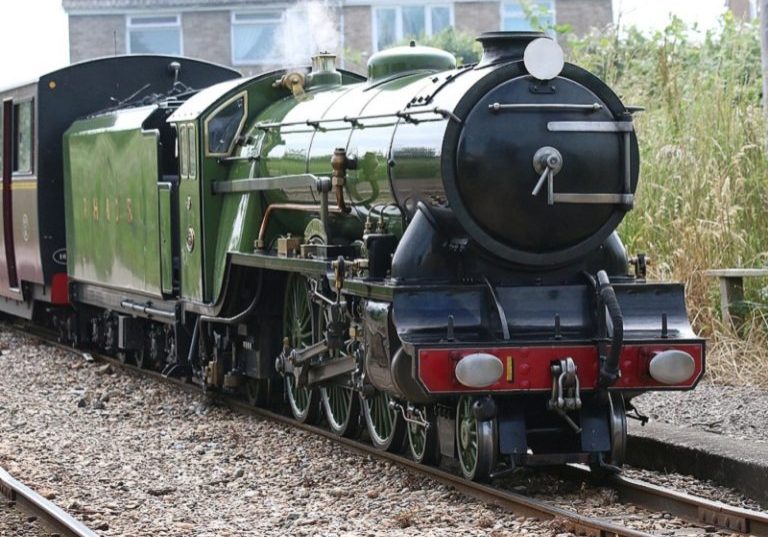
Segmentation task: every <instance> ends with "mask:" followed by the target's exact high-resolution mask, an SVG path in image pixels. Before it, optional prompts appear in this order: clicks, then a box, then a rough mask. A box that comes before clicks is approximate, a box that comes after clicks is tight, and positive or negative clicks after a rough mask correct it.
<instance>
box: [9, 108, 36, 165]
mask: <svg viewBox="0 0 768 537" xmlns="http://www.w3.org/2000/svg"><path fill="white" fill-rule="evenodd" d="M13 115H14V121H13V135H14V141H15V142H16V143H15V144H14V154H13V171H14V172H18V173H30V172H31V171H32V151H33V145H34V141H33V139H32V135H33V124H32V121H33V119H34V117H33V108H32V101H31V100H30V101H26V102H23V103H19V104H16V105H14V106H13Z"/></svg>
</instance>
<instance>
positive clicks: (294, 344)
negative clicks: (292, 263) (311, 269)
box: [283, 274, 319, 423]
mask: <svg viewBox="0 0 768 537" xmlns="http://www.w3.org/2000/svg"><path fill="white" fill-rule="evenodd" d="M309 290H310V289H309V282H308V281H307V279H306V278H305V277H304V276H302V275H300V274H291V275H290V276H288V282H287V284H286V288H285V302H284V304H285V306H284V309H283V329H284V331H285V337H287V338H288V340H289V345H290V346H291V348H293V349H303V348H305V347H308V346H309V345H311V344H312V343H313V342H314V341H315V333H316V327H315V324H316V323H315V315H314V309H313V308H312V303H311V302H310V301H309ZM285 392H286V395H287V397H288V406H290V408H291V414H292V415H293V417H294V418H295V419H296V421H299V422H301V423H316V422H317V419H318V414H319V412H318V411H319V397H318V393H317V390H313V389H310V388H307V387H302V386H299V385H298V380H297V379H296V377H295V376H294V375H293V374H292V373H286V374H285Z"/></svg>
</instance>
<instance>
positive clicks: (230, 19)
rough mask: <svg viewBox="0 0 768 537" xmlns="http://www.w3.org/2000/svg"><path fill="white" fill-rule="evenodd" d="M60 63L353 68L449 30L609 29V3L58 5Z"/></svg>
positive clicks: (175, 1)
mask: <svg viewBox="0 0 768 537" xmlns="http://www.w3.org/2000/svg"><path fill="white" fill-rule="evenodd" d="M62 2H63V6H64V9H65V10H66V12H67V14H68V16H69V48H70V60H71V61H72V62H78V61H82V60H86V59H89V58H95V57H100V56H107V55H113V54H126V53H128V54H140V53H167V54H182V55H185V56H191V57H195V58H201V59H205V60H209V61H213V62H216V63H221V64H226V65H232V66H235V67H237V68H238V69H240V70H241V71H242V72H243V73H244V74H246V75H249V74H254V73H257V72H261V71H264V70H265V69H268V68H272V67H275V66H284V65H286V64H295V63H306V60H307V58H308V56H309V55H310V54H312V53H313V52H315V51H318V50H331V51H336V52H337V53H339V54H340V55H341V56H342V61H343V62H344V63H345V66H346V67H347V68H352V69H360V68H361V67H362V66H364V65H365V62H366V61H367V59H368V57H370V55H371V54H373V53H374V52H376V51H378V50H381V49H383V48H387V47H389V46H391V45H393V44H395V43H398V42H400V41H402V40H404V39H408V38H418V37H419V36H424V35H427V36H429V35H433V34H436V33H438V32H440V31H441V30H443V29H445V28H447V27H449V26H452V27H455V28H456V29H457V30H460V31H464V32H469V33H471V34H480V33H482V32H486V31H492V30H527V29H530V23H529V19H528V17H527V15H526V11H528V13H531V12H533V13H534V15H535V16H536V18H537V19H538V21H539V23H541V24H542V25H544V26H545V27H552V26H554V25H555V24H568V25H570V26H571V27H572V29H573V31H574V32H575V33H583V32H586V31H588V30H589V29H591V28H593V27H597V28H600V27H603V26H605V25H607V24H610V23H611V22H612V18H613V12H612V2H611V0H528V2H527V3H526V4H525V6H526V7H525V8H524V6H523V4H522V2H525V0H513V1H486V0H463V1H457V2H449V1H446V0H422V1H418V0H395V1H383V0H324V1H323V0H317V1H302V2H299V1H288V2H286V1H279V0H62Z"/></svg>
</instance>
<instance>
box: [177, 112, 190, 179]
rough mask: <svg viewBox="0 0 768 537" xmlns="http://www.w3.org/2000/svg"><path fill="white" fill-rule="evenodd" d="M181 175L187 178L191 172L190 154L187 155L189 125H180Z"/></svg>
mask: <svg viewBox="0 0 768 537" xmlns="http://www.w3.org/2000/svg"><path fill="white" fill-rule="evenodd" d="M178 144H179V175H181V178H182V179H186V178H187V175H188V173H189V171H188V170H189V166H188V165H187V163H188V162H189V156H188V155H187V127H185V126H184V125H180V126H179V140H178Z"/></svg>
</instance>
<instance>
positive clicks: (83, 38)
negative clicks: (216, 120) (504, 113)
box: [69, 0, 736, 75]
mask: <svg viewBox="0 0 768 537" xmlns="http://www.w3.org/2000/svg"><path fill="white" fill-rule="evenodd" d="M732 1H736V0H732ZM555 6H556V7H555V10H556V18H557V22H558V24H570V25H571V26H572V27H573V30H574V32H575V33H577V34H582V33H585V32H587V31H589V30H590V29H592V28H602V27H604V26H606V25H607V24H609V23H610V22H611V21H612V7H611V0H556V4H555ZM145 12H146V11H145ZM342 18H343V20H342ZM337 19H338V20H339V24H340V25H343V28H344V40H343V43H344V47H343V48H344V50H343V51H339V53H340V54H344V55H345V56H346V57H345V62H344V66H345V67H346V68H348V69H352V70H356V71H360V72H362V71H364V70H365V65H366V63H367V61H368V58H369V57H370V55H371V54H372V52H373V51H372V49H373V41H372V40H373V38H372V35H373V34H372V15H371V7H370V6H366V5H362V6H361V5H347V6H345V7H343V8H342V15H337ZM454 23H455V26H456V28H457V29H458V30H460V31H462V32H467V33H470V34H475V35H479V34H480V33H482V32H487V31H495V30H499V29H500V24H501V7H500V2H498V1H495V2H494V1H485V0H480V1H468V0H465V1H459V2H454ZM181 24H182V42H183V53H184V55H185V56H190V57H194V58H199V59H203V60H208V61H211V62H215V63H221V64H225V65H231V63H232V43H231V11H230V10H228V9H222V10H212V11H185V12H182V13H181ZM69 33H70V58H71V60H72V62H78V61H82V60H85V59H89V58H96V57H100V56H109V55H113V54H124V53H125V52H126V17H125V15H112V14H110V15H91V14H87V15H78V14H70V16H69ZM274 66H280V62H279V61H276V63H275V65H274ZM271 67H273V66H270V65H256V66H238V69H240V71H242V72H243V74H245V75H251V74H256V73H259V72H263V71H265V70H267V69H269V68H271Z"/></svg>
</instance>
